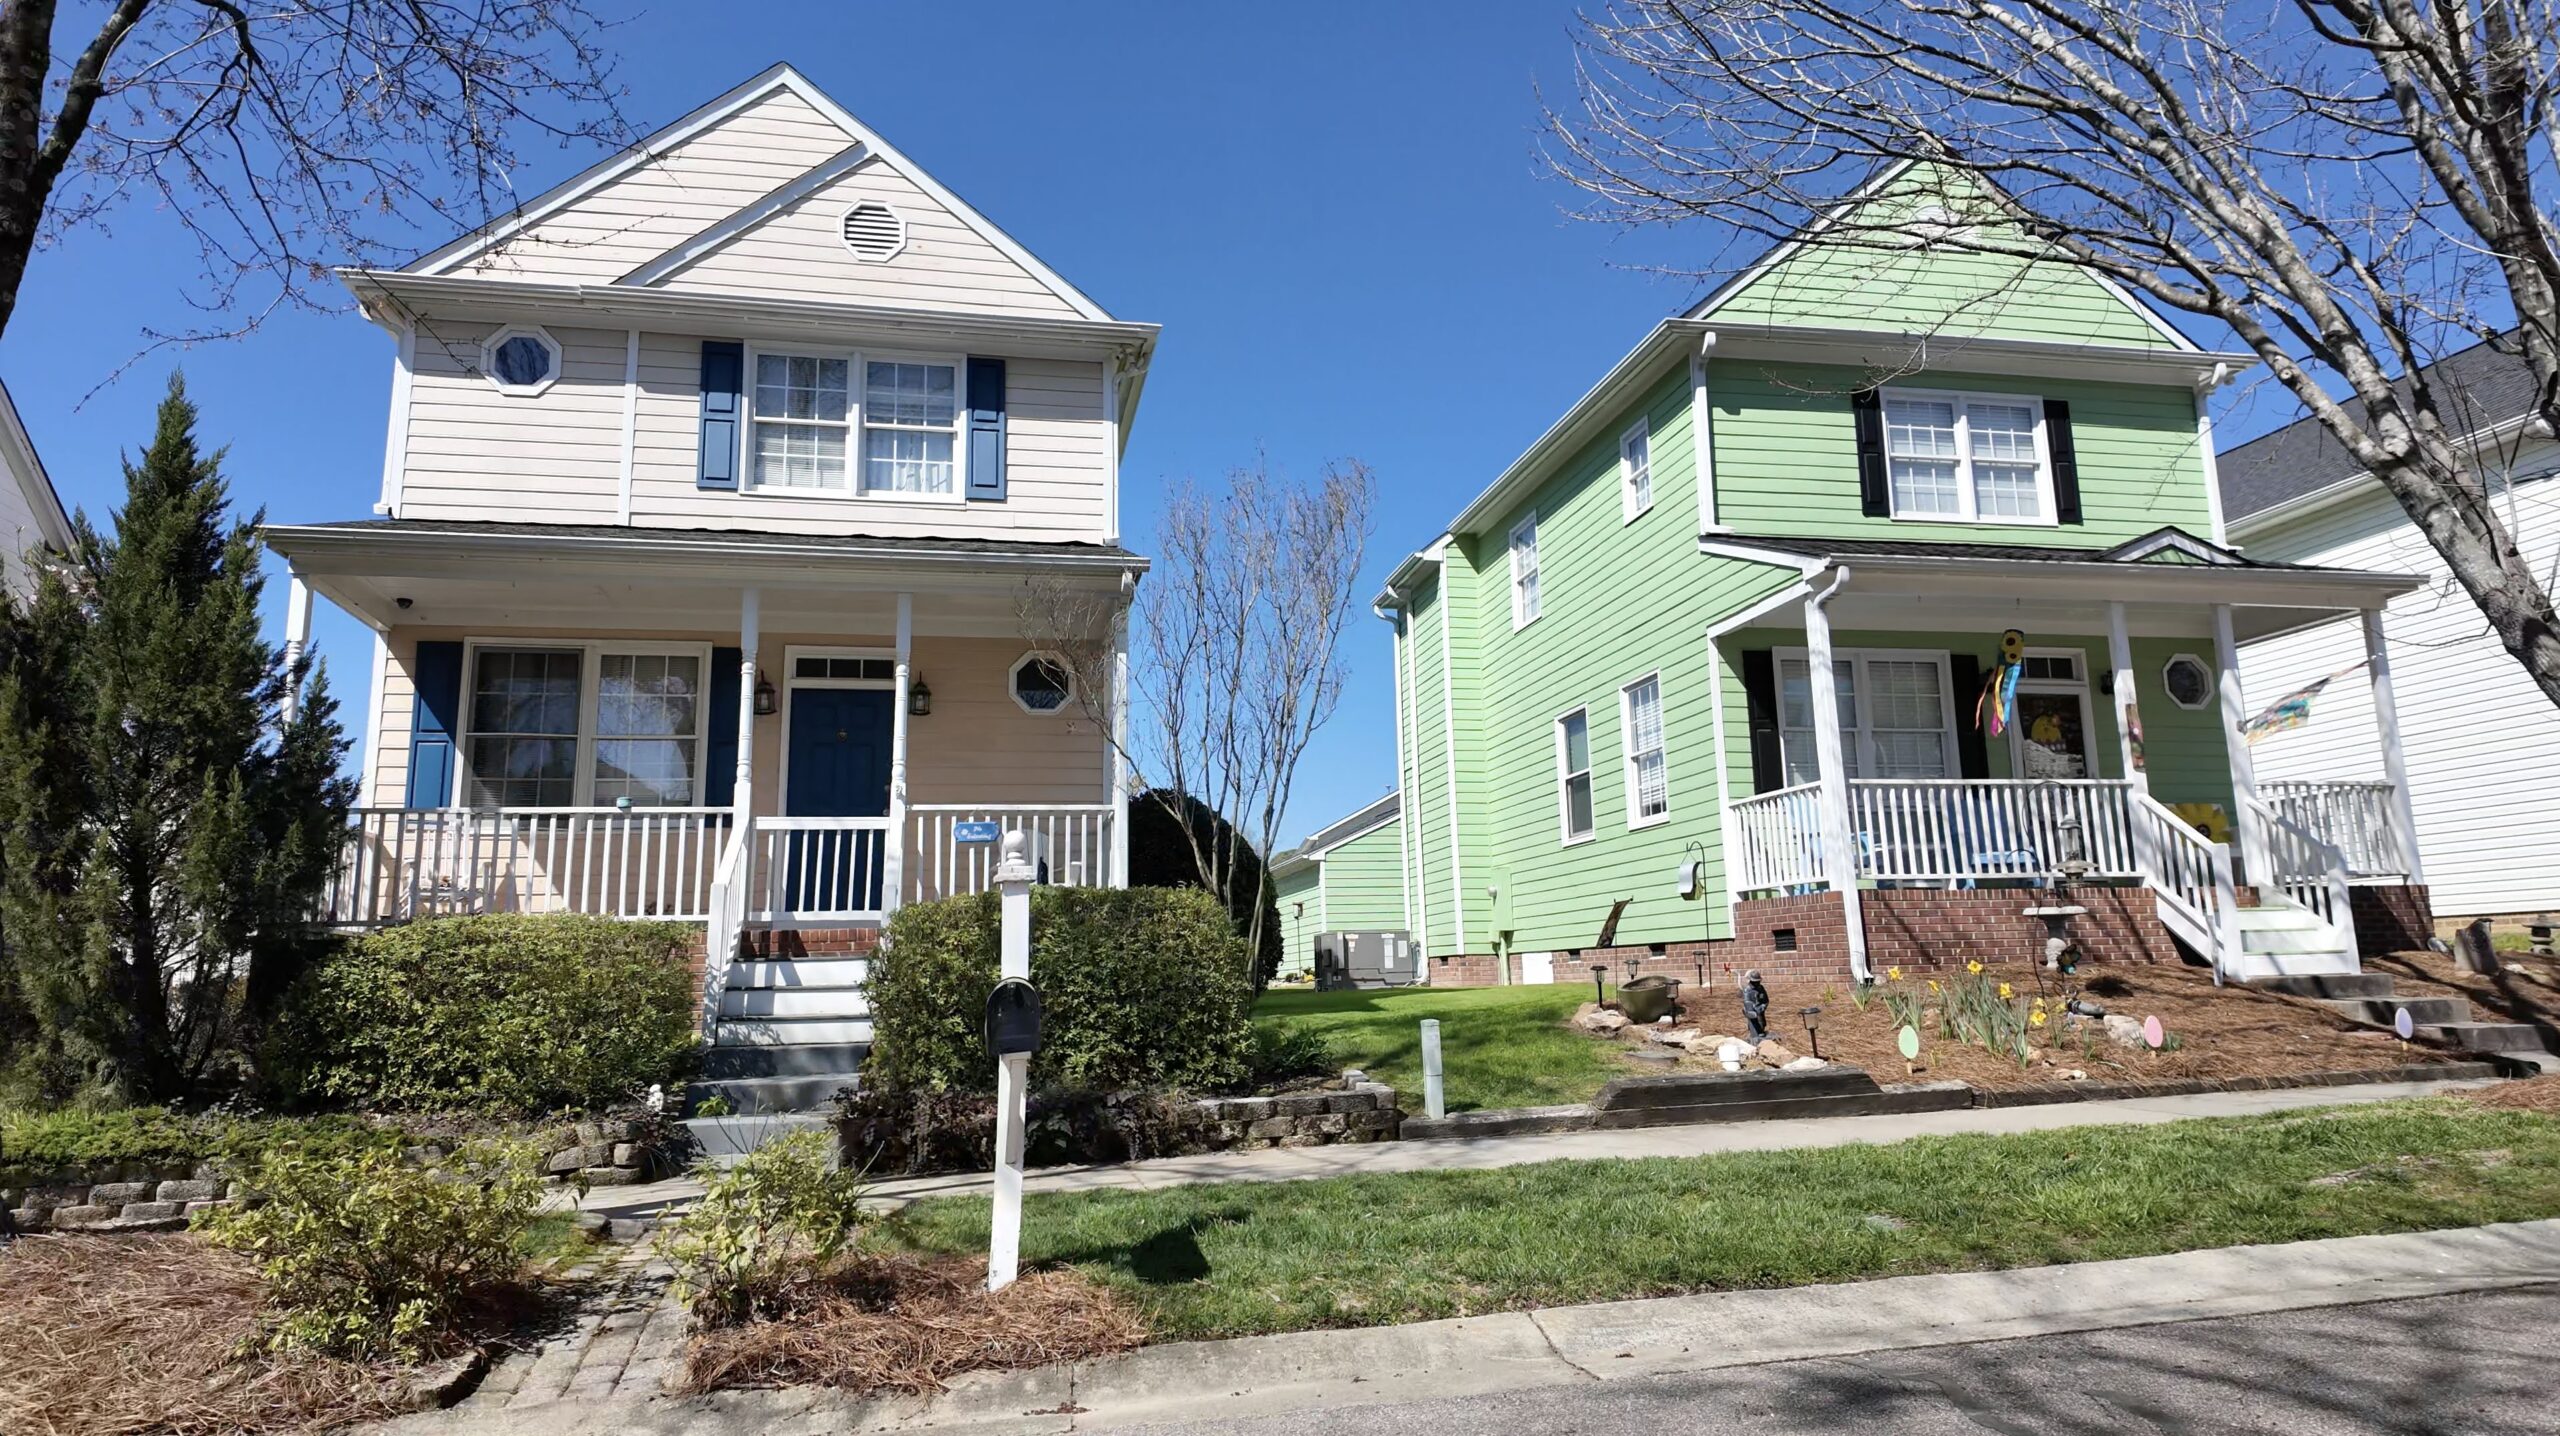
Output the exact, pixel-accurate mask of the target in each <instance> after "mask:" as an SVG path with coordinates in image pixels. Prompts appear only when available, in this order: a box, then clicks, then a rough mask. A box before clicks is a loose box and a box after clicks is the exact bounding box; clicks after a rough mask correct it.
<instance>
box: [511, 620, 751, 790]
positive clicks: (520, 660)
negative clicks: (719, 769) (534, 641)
mask: <svg viewBox="0 0 2560 1436" xmlns="http://www.w3.org/2000/svg"><path fill="white" fill-rule="evenodd" d="M707 661H708V660H707V658H706V656H705V653H704V651H703V650H702V649H700V648H686V647H681V646H670V647H664V648H652V647H624V646H615V645H605V644H560V645H541V646H533V645H514V644H510V645H505V646H500V645H496V644H483V645H478V646H476V647H474V648H473V649H472V653H471V666H470V703H469V705H468V708H467V711H466V712H465V714H464V719H465V723H466V725H467V726H466V730H465V734H464V745H463V779H462V801H463V802H464V804H465V805H467V806H470V807H477V808H499V807H506V808H517V807H522V808H567V807H583V806H588V805H595V806H613V805H618V804H619V803H620V802H621V801H622V800H624V799H629V800H630V802H631V805H632V806H633V807H645V808H654V807H684V806H688V805H690V804H692V803H694V802H696V801H698V799H699V794H700V792H701V785H700V773H701V766H702V734H703V712H702V702H703V697H704V690H703V682H704V678H705V674H704V666H705V664H706V662H707Z"/></svg>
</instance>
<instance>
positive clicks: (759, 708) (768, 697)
mask: <svg viewBox="0 0 2560 1436" xmlns="http://www.w3.org/2000/svg"><path fill="white" fill-rule="evenodd" d="M781 709H782V700H781V698H780V697H779V696H778V695H776V694H775V693H774V691H773V680H772V679H770V678H767V677H765V676H764V670H763V669H761V668H759V669H757V670H756V716H757V717H759V718H770V717H772V716H773V715H774V714H775V713H777V712H780V711H781Z"/></svg>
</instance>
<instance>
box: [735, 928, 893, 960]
mask: <svg viewBox="0 0 2560 1436" xmlns="http://www.w3.org/2000/svg"><path fill="white" fill-rule="evenodd" d="M879 950H880V929H878V928H876V927H802V928H783V929H779V930H775V929H770V928H768V929H765V930H763V931H760V932H750V933H748V934H747V935H746V940H745V941H744V942H742V943H740V944H739V954H740V955H741V956H743V957H745V958H747V959H748V960H750V961H754V962H788V961H791V960H793V959H795V958H803V957H822V958H823V957H869V956H870V955H871V954H873V953H875V952H877V951H879Z"/></svg>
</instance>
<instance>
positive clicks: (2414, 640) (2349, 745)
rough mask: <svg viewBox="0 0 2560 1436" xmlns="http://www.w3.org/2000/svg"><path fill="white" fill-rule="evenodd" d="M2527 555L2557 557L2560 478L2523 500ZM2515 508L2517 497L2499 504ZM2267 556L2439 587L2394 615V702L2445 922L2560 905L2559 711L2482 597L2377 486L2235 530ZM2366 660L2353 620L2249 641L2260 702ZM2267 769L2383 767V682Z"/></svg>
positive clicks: (2287, 772)
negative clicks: (2275, 524) (2379, 714)
mask: <svg viewBox="0 0 2560 1436" xmlns="http://www.w3.org/2000/svg"><path fill="white" fill-rule="evenodd" d="M2546 458H2547V456H2546ZM2514 499H2515V511H2516V513H2517V514H2518V516H2519V519H2518V523H2517V528H2518V529H2519V530H2520V537H2521V539H2522V543H2523V548H2524V553H2525V557H2526V561H2527V563H2528V564H2529V565H2530V566H2531V567H2532V568H2533V570H2534V571H2535V572H2537V573H2541V574H2545V575H2548V574H2551V573H2552V572H2554V571H2555V565H2560V479H2552V478H2544V479H2540V480H2536V481H2529V482H2527V483H2525V484H2524V485H2522V486H2521V487H2519V488H2518V489H2517V490H2516V492H2515V494H2514ZM2497 502H2498V505H2499V508H2500V510H2501V512H2502V513H2503V512H2504V511H2505V510H2506V497H2505V496H2503V495H2502V496H2501V497H2500V498H2499V499H2498V501H2497ZM2238 537H2239V539H2240V541H2241V542H2242V543H2243V544H2245V545H2246V547H2247V550H2248V552H2249V553H2250V554H2251V555H2252V556H2253V557H2257V558H2267V559H2281V560H2285V561H2288V562H2294V563H2311V564H2322V565H2330V566H2335V567H2341V568H2360V569H2381V570H2390V571H2396V572H2402V573H2415V574H2423V575H2425V576H2427V577H2428V578H2430V579H2432V580H2434V582H2433V583H2432V584H2431V585H2430V586H2429V587H2428V588H2426V589H2423V590H2421V591H2419V592H2417V593H2413V594H2408V595H2405V596H2403V597H2401V598H2399V599H2397V600H2395V601H2394V602H2393V603H2392V604H2391V607H2390V608H2389V610H2387V612H2386V613H2385V616H2384V624H2385V627H2386V630H2387V632H2388V633H2389V636H2390V641H2391V668H2392V679H2393V695H2394V697H2395V699H2396V700H2397V703H2398V707H2399V710H2400V727H2401V733H2402V735H2403V739H2404V741H2405V743H2406V744H2407V749H2408V751H2407V757H2408V764H2409V786H2410V790H2411V799H2412V802H2413V805H2414V806H2415V808H2416V810H2417V817H2418V846H2419V851H2420V852H2421V853H2422V854H2423V855H2424V857H2425V861H2426V867H2427V881H2428V884H2429V886H2430V887H2431V888H2432V889H2433V890H2434V891H2433V897H2434V903H2435V910H2436V911H2437V912H2438V913H2439V914H2443V915H2448V916H2450V915H2457V914H2475V913H2509V912H2528V911H2535V910H2539V909H2543V908H2560V822H2555V820H2554V809H2553V801H2554V795H2555V794H2560V709H2555V708H2554V707H2553V706H2552V704H2551V701H2550V700H2549V699H2547V698H2545V697H2544V696H2543V695H2542V692H2541V690H2540V689H2538V688H2536V687H2535V686H2534V684H2533V681H2532V680H2531V679H2530V678H2528V677H2527V676H2526V675H2525V672H2524V670H2523V669H2522V668H2521V667H2520V666H2518V665H2517V663H2516V661H2515V660H2514V658H2512V657H2510V656H2509V655H2508V654H2507V652H2506V650H2505V649H2504V648H2502V647H2501V646H2499V644H2498V642H2497V640H2496V639H2495V638H2493V637H2492V636H2490V634H2489V626H2488V621H2487V620H2486V619H2484V618H2482V617H2481V615H2480V611H2479V609H2478V608H2477V607H2476V606H2475V605H2474V604H2473V603H2472V601H2471V599H2470V596H2469V595H2467V594H2465V593H2464V592H2463V591H2462V590H2461V589H2460V588H2459V587H2458V586H2456V585H2455V584H2454V582H2453V580H2452V577H2451V576H2450V574H2449V572H2448V570H2447V569H2446V567H2445V564H2444V561H2443V559H2442V558H2440V557H2439V556H2438V555H2437V554H2436V552H2435V550H2434V548H2433V547H2431V546H2430V545H2429V544H2428V543H2427V541H2426V539H2425V538H2424V537H2422V536H2421V535H2420V534H2419V533H2418V532H2417V530H2416V528H2415V527H2413V526H2412V525H2411V524H2410V522H2409V520H2408V516H2407V515H2406V514H2405V513H2404V512H2402V510H2401V509H2400V507H2399V505H2398V504H2397V503H2396V502H2394V501H2393V500H2392V498H2391V497H2390V496H2389V495H2388V494H2386V493H2384V492H2383V491H2382V490H2381V489H2380V488H2378V487H2377V488H2375V489H2373V490H2372V491H2371V492H2370V493H2366V494H2363V495H2359V496H2358V497H2356V498H2354V499H2352V500H2349V501H2347V502H2345V503H2341V504H2337V505H2333V506H2331V507H2329V508H2327V509H2323V510H2321V511H2319V512H2317V513H2314V514H2311V515H2308V516H2306V517H2304V518H2302V519H2298V520H2295V521H2294V522H2292V523H2290V524H2287V525H2285V526H2283V527H2282V528H2279V529H2274V530H2268V531H2261V532H2244V533H2242V534H2240V535H2238ZM2362 657H2363V642H2362V638H2361V631H2360V628H2359V625H2357V624H2356V623H2355V622H2354V621H2352V620H2349V621H2346V622H2342V623H2336V624H2330V625H2328V626H2326V627H2323V628H2319V629H2314V630H2310V631H2308V632H2304V633H2297V634H2292V635H2288V636H2286V637H2282V638H2275V639H2269V640H2267V641H2265V642H2262V643H2254V644H2250V645H2248V646H2247V647H2246V648H2244V649H2242V650H2241V658H2240V668H2241V674H2242V677H2243V680H2244V682H2245V685H2246V687H2247V690H2248V699H2249V705H2250V707H2251V708H2252V709H2258V708H2263V707H2264V706H2265V705H2267V704H2269V703H2272V702H2274V701H2275V700H2276V699H2277V698H2279V697H2281V696H2282V695H2284V694H2286V693H2288V692H2291V691H2292V690H2293V689H2295V688H2298V687H2300V686H2302V685H2303V684H2306V683H2309V682H2312V681H2313V680H2315V679H2318V678H2320V677H2322V676H2324V675H2326V674H2330V673H2334V672H2336V671H2338V670H2339V669H2342V668H2345V667H2347V666H2349V665H2350V664H2353V663H2355V662H2357V661H2358V660H2359V659H2361V658H2362ZM2256 757H2257V768H2258V777H2259V778H2260V779H2261V780H2268V779H2314V780H2316V779H2349V778H2374V779H2378V778H2380V777H2382V776H2383V766H2382V751H2381V743H2380V740H2379V739H2378V738H2377V736H2376V735H2375V732H2374V723H2373V702H2372V689H2371V687H2370V686H2369V685H2368V684H2367V682H2366V679H2365V675H2364V673H2363V672H2361V671H2358V672H2356V673H2354V674H2351V675H2349V676H2348V677H2345V678H2342V679H2340V680H2338V681H2337V682H2336V683H2334V684H2332V685H2330V687H2329V688H2328V689H2327V691H2325V692H2323V693H2322V694H2321V695H2320V697H2319V698H2317V699H2315V700H2314V701H2313V703H2312V705H2311V722H2310V723H2309V724H2308V725H2307V726H2305V727H2302V728H2298V729H2295V730H2294V731H2292V732H2289V733H2278V734H2274V735H2272V736H2270V737H2267V738H2263V739H2261V740H2259V742H2258V744H2257V748H2256Z"/></svg>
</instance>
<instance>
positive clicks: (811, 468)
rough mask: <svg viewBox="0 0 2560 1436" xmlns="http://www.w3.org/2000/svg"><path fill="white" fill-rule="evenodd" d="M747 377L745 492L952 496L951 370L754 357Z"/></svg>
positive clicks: (918, 363)
mask: <svg viewBox="0 0 2560 1436" xmlns="http://www.w3.org/2000/svg"><path fill="white" fill-rule="evenodd" d="M857 372H859V373H860V374H861V375H862V384H861V387H860V389H859V391H858V392H857V391H856V389H855V387H854V383H853V376H854V375H855V373H857ZM754 377H755V382H754V384H753V386H752V387H751V390H750V393H749V410H750V413H749V418H750V422H751V424H752V429H751V433H752V435H753V438H752V442H751V448H750V452H751V453H752V455H753V468H752V471H751V473H750V484H751V486H752V487H754V488H758V489H775V490H792V491H800V490H807V491H812V492H819V493H839V494H851V493H857V492H858V493H861V494H865V495H873V496H914V497H926V498H943V499H950V498H957V497H958V496H959V491H960V485H959V458H958V453H959V434H960V367H959V365H958V364H957V363H956V362H955V361H950V360H938V361H937V360H912V359H870V358H861V357H858V356H845V355H828V354H786V353H771V352H759V353H758V354H757V355H756V356H755V372H754ZM857 434H859V435H860V438H859V440H858V441H857V440H856V437H855V436H856V435H857ZM857 454H858V456H859V462H858V463H857V462H856V457H857Z"/></svg>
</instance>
